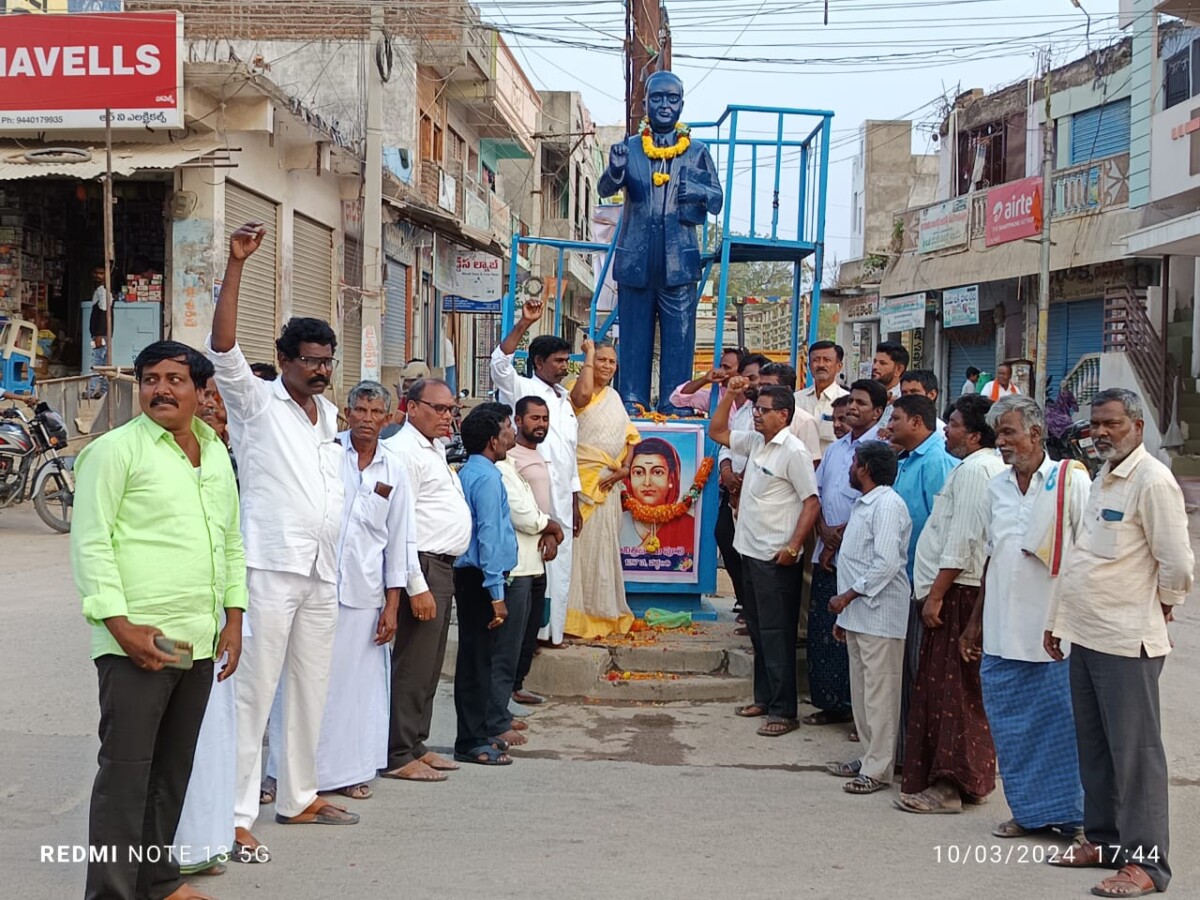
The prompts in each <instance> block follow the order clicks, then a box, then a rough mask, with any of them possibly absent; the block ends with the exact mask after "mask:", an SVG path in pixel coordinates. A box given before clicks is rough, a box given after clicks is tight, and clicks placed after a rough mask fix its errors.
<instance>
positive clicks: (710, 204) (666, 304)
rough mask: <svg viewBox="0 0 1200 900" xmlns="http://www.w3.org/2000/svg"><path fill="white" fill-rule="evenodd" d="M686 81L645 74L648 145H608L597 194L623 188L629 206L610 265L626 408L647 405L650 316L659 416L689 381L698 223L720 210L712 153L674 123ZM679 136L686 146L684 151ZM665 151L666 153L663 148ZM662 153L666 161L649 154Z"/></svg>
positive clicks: (638, 139)
mask: <svg viewBox="0 0 1200 900" xmlns="http://www.w3.org/2000/svg"><path fill="white" fill-rule="evenodd" d="M682 112H683V82H682V81H680V80H679V78H678V77H677V76H676V75H674V74H672V73H671V72H655V73H654V74H653V75H651V76H650V77H649V78H648V79H646V118H647V120H648V122H649V131H650V134H649V140H650V141H651V142H652V145H653V149H652V151H651V153H650V154H649V155H648V154H647V153H646V150H645V148H644V144H643V141H644V137H643V134H644V132H643V134H635V135H632V136H630V137H629V138H628V139H626V141H625V142H624V143H621V144H614V145H613V146H612V149H611V150H610V151H609V155H608V168H607V170H606V171H605V172H604V175H603V176H601V178H600V185H599V192H600V196H602V197H609V196H612V195H613V194H616V193H617V191H618V190H620V189H622V188H624V190H625V206H624V210H623V212H622V213H621V224H620V226H619V228H618V233H617V244H616V250H615V253H614V256H613V262H612V275H613V280H614V281H616V283H617V320H618V323H619V324H620V326H621V342H620V343H621V351H620V353H621V374H620V386H621V396H622V399H624V401H625V405H626V406H627V407H630V408H631V407H632V405H633V404H634V403H640V404H641V405H642V406H644V407H646V408H647V409H649V408H650V369H651V362H652V358H653V355H654V323H655V319H657V320H658V327H659V332H660V337H661V348H660V350H661V352H660V355H659V386H658V387H659V394H658V397H659V400H658V410H659V412H662V413H668V414H669V413H683V412H688V413H690V412H691V411H690V410H682V409H677V408H676V407H675V406H673V405H672V404H671V401H670V396H671V392H672V391H673V390H674V389H675V387H676V386H678V385H680V384H682V383H684V382H687V381H690V380H691V377H692V361H693V356H694V354H695V349H696V304H697V302H698V301H699V291H698V289H697V287H698V285H697V283H698V282H699V281H700V275H701V265H700V242H699V239H698V237H697V233H696V229H697V227H698V226H700V225H703V224H704V220H705V217H706V216H709V215H716V214H717V213H719V212H720V211H721V204H722V202H723V197H722V195H721V184H720V182H719V181H718V179H717V170H716V166H714V165H713V161H712V157H711V156H710V155H709V153H708V148H706V147H705V146H704V145H703V144H702V143H700V142H699V141H692V140H690V138H687V136H686V135H687V131H686V128H680V127H677V126H679V116H680V113H682ZM681 139H684V140H682V143H683V145H684V146H685V147H686V149H683V150H682V152H679V151H680V144H681ZM664 150H665V151H666V153H665V154H662V153H660V152H659V151H664ZM658 156H666V157H667V158H651V157H658Z"/></svg>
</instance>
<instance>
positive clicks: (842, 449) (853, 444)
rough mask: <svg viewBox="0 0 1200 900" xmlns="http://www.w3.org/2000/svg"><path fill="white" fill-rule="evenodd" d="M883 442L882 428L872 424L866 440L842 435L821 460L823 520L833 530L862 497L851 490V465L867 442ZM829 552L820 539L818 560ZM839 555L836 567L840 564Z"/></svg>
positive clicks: (819, 491)
mask: <svg viewBox="0 0 1200 900" xmlns="http://www.w3.org/2000/svg"><path fill="white" fill-rule="evenodd" d="M877 440H879V426H878V425H872V426H871V427H870V428H868V429H867V430H866V431H864V432H863V434H862V437H860V438H858V440H855V439H854V433H853V432H850V433H849V434H844V435H842V437H841V438H839V439H838V440H836V441H834V442H833V445H832V446H831V447H829V448H828V449H827V450H826V451H825V455H824V456H823V457H822V458H821V466H820V468H818V469H817V494H818V496H819V497H820V498H821V518H822V519H823V520H824V522H825V524H826V525H828V526H829V527H830V528H837V527H838V526H839V525H845V524H846V522H847V521H849V519H850V513H851V511H852V510H853V509H854V501H856V500H857V499H858V498H859V497H860V496H861V495H860V493H859V492H858V490H856V489H855V488H852V487H850V465H851V464H852V463H853V462H854V453H855V451H856V450H857V449H858V445H859V444H860V443H862V442H863V441H877ZM824 549H825V542H824V541H822V540H821V539H820V538H817V546H816V549H815V550H814V553H815V554H816V557H815V559H814V562H815V561H816V560H817V559H820V558H821V553H822V552H823V551H824ZM837 561H838V557H837V555H836V554H835V555H834V557H833V564H834V565H837Z"/></svg>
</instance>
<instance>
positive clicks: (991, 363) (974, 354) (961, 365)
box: [944, 328, 996, 402]
mask: <svg viewBox="0 0 1200 900" xmlns="http://www.w3.org/2000/svg"><path fill="white" fill-rule="evenodd" d="M946 332H947V334H948V335H949V338H948V339H949V343H950V369H949V371H948V372H947V373H946V380H947V383H946V389H945V391H944V393H945V395H946V400H947V402H952V401H953V400H955V399H957V397H958V393H959V391H961V390H962V386H963V382H964V381H966V380H967V367H968V366H974V367H975V368H977V369H978V370H979V371H981V372H986V373H987V374H988V375H992V374H994V373H995V371H996V343H995V339H994V338H993V340H992V342H991V343H988V344H963V343H960V342H958V341H956V340H955V339H954V337H953V332H954V329H953V328H948V329H946ZM978 387H983V382H982V380H981V381H980V383H979V385H978ZM977 389H978V388H977Z"/></svg>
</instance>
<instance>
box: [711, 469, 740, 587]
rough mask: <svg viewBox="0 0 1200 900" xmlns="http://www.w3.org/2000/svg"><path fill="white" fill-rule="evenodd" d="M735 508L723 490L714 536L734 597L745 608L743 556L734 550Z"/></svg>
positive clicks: (722, 489)
mask: <svg viewBox="0 0 1200 900" xmlns="http://www.w3.org/2000/svg"><path fill="white" fill-rule="evenodd" d="M733 531H734V521H733V507H732V506H730V505H729V494H728V492H727V491H726V490H725V489H724V488H721V505H720V507H719V508H718V509H717V524H716V527H715V529H714V536H715V537H716V539H717V549H719V550H720V551H721V561H722V562H724V563H725V571H726V573H727V574H728V575H729V580H730V581H731V582H733V596H734V597H735V598H736V599H737V602H738V603H739V604H740V605H742V606H745V603H746V599H745V592H744V589H743V587H742V580H743V578H744V577H745V576H744V575H743V574H742V570H743V567H742V555H741V554H740V553H738V552H737V551H736V550H734V549H733Z"/></svg>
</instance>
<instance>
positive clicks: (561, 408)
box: [491, 300, 583, 646]
mask: <svg viewBox="0 0 1200 900" xmlns="http://www.w3.org/2000/svg"><path fill="white" fill-rule="evenodd" d="M543 311H544V310H543V307H542V304H541V302H540V301H538V300H527V301H526V302H525V305H524V306H523V307H522V308H521V318H520V319H518V320H517V324H516V325H514V326H513V330H512V331H510V332H509V333H508V336H507V337H506V338H504V340H503V341H501V342H500V346H498V347H497V348H496V349H495V350H493V351H492V366H491V369H492V382H493V383H494V384H495V385H496V390H497V392H498V393H499V395H500V396H499V399H500V402H501V403H507V404H508V405H509V406H514V407H515V406H516V403H517V401H518V400H520V399H521V398H522V397H531V396H532V397H541V398H542V399H543V400H545V401H546V404H547V405H548V406H549V407H550V431H549V433H548V434H547V435H546V440H544V441H543V442H542V443H541V445H539V447H538V449H539V450H540V451H541V454H542V456H544V457H545V458H546V463H547V465H548V467H549V469H550V502H551V506H552V507H553V509H552V514H553V517H554V519H555V520H557V521H559V522H561V523H563V526H564V527H563V531H564V532H565V535H564V540H563V542H562V543H561V544H560V545H559V548H558V556H556V557H555V558H554V560H553V561H552V562H549V563H547V564H546V595H547V596H548V597H549V598H550V624H549V625H548V626H547V627H546V628H544V629H542V631H541V632H540V633H539V634H538V637H539V639H541V640H542V641H548V642H549V643H550V644H551V645H552V646H558V645H561V644H562V640H563V630H564V628H565V626H566V624H567V596H568V594H569V593H570V587H571V549H572V544H573V543H574V541H573V538H574V537H575V536H576V535H578V534H579V530H580V528H581V527H582V526H583V519H582V517H581V516H580V514H579V490H580V484H579V466H578V459H577V450H578V445H579V423H578V422H577V421H576V419H575V410H574V409H573V408H572V407H571V397H570V395H569V394H568V393H567V391H566V389H565V388H563V387H562V385H561V382H562V380H563V379H564V378H566V377H567V361H568V360H569V359H570V356H571V345H570V344H568V343H567V342H566V341H564V340H563V339H562V338H560V337H555V336H553V335H545V334H543V335H539V336H538V337H535V338H534V339H533V340H532V341H530V343H529V362H530V365H531V366H532V369H533V372H534V374H535V376H536V377H533V378H529V377H526V376H524V375H518V374H517V370H516V369H515V368H514V367H513V354H515V353H516V352H517V347H518V346H520V344H521V339H522V338H524V337H525V333H526V332H527V331H528V330H529V329H530V328H531V327H532V326H533V324H534V323H535V322H537V321H538V320H539V319H541V317H542V313H543ZM568 523H570V527H569V528H568V527H567V525H568Z"/></svg>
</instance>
